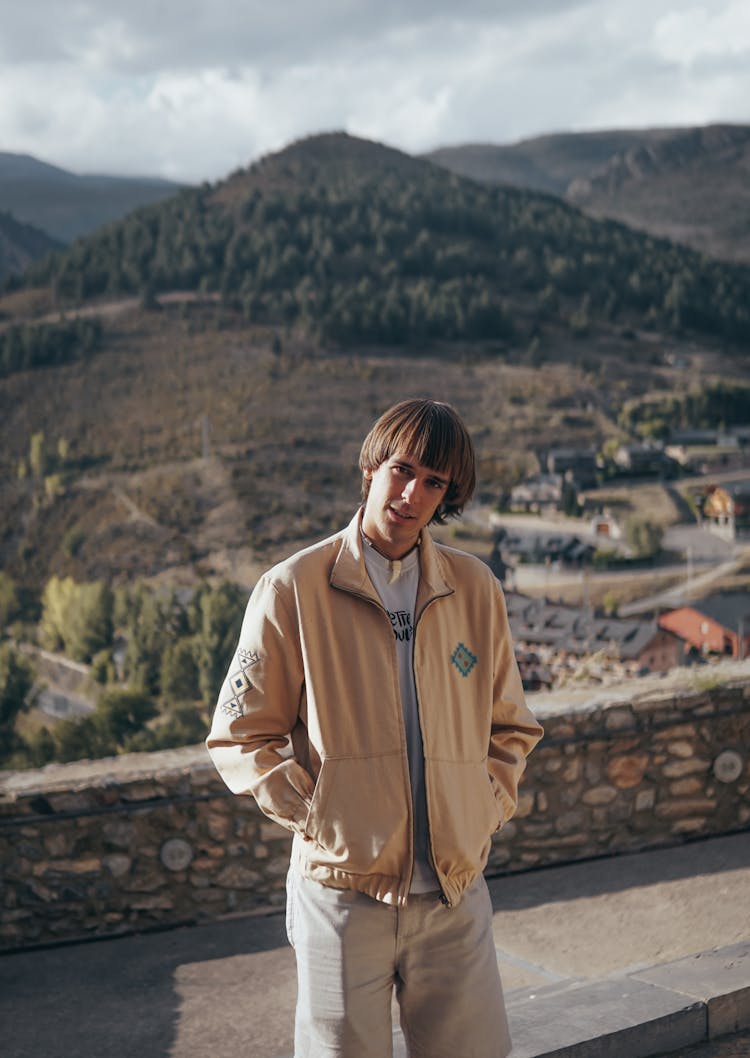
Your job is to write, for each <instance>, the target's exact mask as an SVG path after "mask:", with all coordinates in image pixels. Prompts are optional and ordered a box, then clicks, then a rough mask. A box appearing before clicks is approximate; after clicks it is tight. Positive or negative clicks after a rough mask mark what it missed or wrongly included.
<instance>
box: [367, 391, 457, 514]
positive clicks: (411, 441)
mask: <svg viewBox="0 0 750 1058" xmlns="http://www.w3.org/2000/svg"><path fill="white" fill-rule="evenodd" d="M397 452H400V453H402V454H403V455H410V456H413V457H414V458H415V459H416V460H417V461H418V462H419V463H421V464H422V466H425V467H430V468H431V469H432V470H436V471H437V472H438V473H440V474H447V475H449V477H450V483H449V485H448V489H447V491H446V493H445V497H444V499H443V501H442V503H441V504H440V506H439V507H438V509H437V510H436V512H435V515H434V517H433V519H432V520H433V522H437V523H438V524H441V525H442V523H443V522H444V521H445V519H446V518H449V517H456V516H458V515H459V514H460V513H461V511H462V510H463V509H464V507H465V505H466V504H467V503H468V502H469V500H470V499H471V497H472V495H473V494H474V488H475V485H476V466H475V457H474V445H473V444H472V441H471V437H470V436H469V431H468V430H467V429H466V427H465V425H464V423H463V421H462V420H461V417H460V416H459V414H458V412H457V411H456V410H455V409H454V408H452V407H451V406H450V404H443V403H441V402H440V401H436V400H422V399H412V400H402V401H400V402H399V403H398V404H394V406H393V407H392V408H389V409H388V411H386V412H383V414H382V415H381V416H380V418H379V419H378V420H377V422H376V423H375V424H374V425H373V426H372V428H371V430H370V432H369V433H368V435H367V437H365V439H364V442H363V443H362V450H361V451H360V453H359V468H360V470H361V471H362V501H363V502H366V500H367V496H368V494H369V491H370V480H369V478H367V477H366V476H365V474H364V472H365V471H366V470H369V471H374V470H377V469H378V467H379V466H380V465H381V464H382V463H385V462H386V460H388V459H390V458H391V456H392V455H394V454H395V453H397Z"/></svg>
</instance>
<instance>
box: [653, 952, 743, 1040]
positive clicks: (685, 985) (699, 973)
mask: <svg viewBox="0 0 750 1058" xmlns="http://www.w3.org/2000/svg"><path fill="white" fill-rule="evenodd" d="M634 976H635V977H636V978H637V979H638V980H641V981H646V982H648V983H649V984H654V985H658V986H659V987H661V988H669V989H671V990H672V991H674V992H680V993H682V994H683V995H685V996H688V997H690V998H694V999H699V1000H701V1001H702V1002H703V1003H705V1004H706V1007H707V1010H708V1035H709V1036H710V1037H712V1038H713V1037H716V1036H723V1035H725V1034H728V1033H730V1032H738V1031H740V1030H741V1029H747V1028H750V943H749V942H748V941H743V942H741V943H740V944H734V945H731V946H730V947H727V948H717V949H715V950H714V951H708V952H703V953H702V954H700V955H691V956H689V957H688V958H686V959H678V960H677V961H676V962H672V963H666V964H664V965H662V966H654V967H652V968H651V969H648V970H642V971H640V972H639V973H637V974H635V975H634Z"/></svg>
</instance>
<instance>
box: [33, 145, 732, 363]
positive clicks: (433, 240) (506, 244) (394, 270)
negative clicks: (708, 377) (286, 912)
mask: <svg viewBox="0 0 750 1058" xmlns="http://www.w3.org/2000/svg"><path fill="white" fill-rule="evenodd" d="M26 283H27V285H38V286H40V285H44V286H51V287H53V288H54V291H55V295H56V297H57V299H58V301H59V302H60V303H61V304H68V305H75V304H77V303H79V302H80V301H82V300H86V299H91V298H94V297H102V296H105V295H112V294H120V295H137V296H139V297H144V298H146V299H147V300H148V299H149V298H150V297H152V296H154V295H155V294H159V293H163V292H167V291H170V290H176V289H181V290H193V291H195V290H201V291H203V292H212V293H215V294H217V295H219V296H220V297H221V298H222V300H223V301H224V303H225V304H226V305H227V306H229V307H232V308H236V309H240V310H241V311H242V312H243V313H244V314H245V316H246V318H247V319H252V320H255V321H258V322H261V323H270V324H278V323H285V324H287V325H299V326H303V327H304V328H305V329H306V330H307V331H308V333H310V334H311V335H312V336H313V337H315V338H317V339H321V340H326V341H337V342H340V343H344V344H347V343H349V344H351V343H361V342H379V343H386V344H404V343H419V342H422V341H424V340H426V339H429V340H434V339H440V340H444V341H445V340H453V341H458V340H461V341H479V340H491V341H500V342H508V341H511V340H513V341H516V342H519V341H520V342H524V341H526V342H527V341H529V340H531V338H532V337H533V336H534V334H536V333H537V332H538V330H539V329H540V328H541V327H543V326H544V325H545V323H547V324H557V325H563V326H566V327H570V328H572V329H573V330H576V331H586V330H588V329H589V328H590V327H592V326H593V327H595V326H600V325H606V326H611V325H613V324H614V325H619V326H621V327H646V326H647V327H649V328H653V327H657V328H661V329H663V330H664V331H665V332H667V333H682V332H683V331H684V330H685V329H689V330H695V331H697V332H699V333H702V334H704V335H711V336H713V337H714V338H718V339H721V340H723V341H727V342H737V341H746V340H748V339H750V314H749V310H748V305H750V270H747V269H737V268H735V269H732V268H730V267H729V266H726V265H721V264H719V263H712V262H709V261H702V260H701V259H700V258H699V257H698V255H697V254H695V253H692V252H691V251H689V250H687V249H684V248H680V247H677V246H674V245H671V244H670V243H668V242H666V241H663V242H659V241H656V240H654V239H652V238H649V237H648V236H646V235H643V234H639V233H635V232H633V231H631V230H630V229H628V228H626V227H624V226H623V225H619V224H614V223H612V222H610V221H600V220H593V219H591V218H590V217H587V216H585V215H584V214H582V213H581V212H580V211H579V210H578V209H576V208H573V207H571V206H570V205H568V204H566V203H564V202H561V201H560V200H559V199H557V198H555V197H552V196H550V195H544V194H540V193H538V192H531V191H524V190H520V189H517V188H511V187H507V186H499V185H480V184H478V183H476V182H475V181H472V180H467V179H463V178H460V177H458V176H456V175H452V174H450V173H448V172H447V171H446V170H444V169H442V168H440V167H438V166H436V165H434V164H432V163H430V162H428V161H426V160H424V159H417V158H412V157H410V156H409V155H406V154H404V153H403V152H401V151H397V150H394V149H392V148H389V147H385V146H383V145H381V144H375V143H371V142H369V141H366V140H361V139H358V138H356V137H352V136H348V135H345V134H343V133H330V134H326V135H321V136H316V137H310V138H308V139H306V140H302V141H299V142H297V143H295V144H292V145H291V146H290V147H289V148H287V149H285V150H284V151H281V152H279V153H277V154H274V155H269V156H268V157H266V158H264V159H262V160H261V161H259V162H257V163H256V164H255V165H253V166H251V167H250V168H249V169H245V170H240V171H238V172H237V173H234V174H232V175H231V176H230V177H229V178H228V179H227V180H225V181H222V182H221V183H219V184H217V185H215V186H214V187H210V186H208V185H205V186H203V187H201V188H194V189H190V190H187V191H183V192H181V193H180V194H179V195H177V196H175V197H173V198H171V199H169V200H167V201H166V202H162V203H158V204H156V205H153V206H150V207H144V208H142V209H140V210H138V211H137V212H135V213H134V214H131V215H130V216H128V217H127V218H125V219H124V220H122V221H118V222H116V223H113V224H111V225H109V226H107V227H106V228H104V229H102V230H100V231H98V232H96V233H95V234H93V235H91V236H88V237H87V238H84V239H81V240H79V241H78V242H77V243H76V244H75V245H74V246H73V247H71V248H70V250H68V251H67V252H65V253H63V254H60V255H57V256H56V257H55V258H54V259H52V260H48V261H45V262H42V263H40V264H39V265H36V266H34V267H33V268H31V269H30V270H29V272H28V274H27V276H26ZM719 292H720V296H719Z"/></svg>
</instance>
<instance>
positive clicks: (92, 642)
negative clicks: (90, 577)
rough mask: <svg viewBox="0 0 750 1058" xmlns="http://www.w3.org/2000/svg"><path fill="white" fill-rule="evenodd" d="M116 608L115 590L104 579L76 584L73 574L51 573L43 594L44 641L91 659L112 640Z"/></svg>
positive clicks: (50, 647)
mask: <svg viewBox="0 0 750 1058" xmlns="http://www.w3.org/2000/svg"><path fill="white" fill-rule="evenodd" d="M112 608H113V598H112V592H111V590H110V589H109V587H108V586H107V585H106V584H104V583H103V582H102V581H93V582H92V583H88V584H76V582H75V581H74V580H73V578H72V577H65V578H60V577H57V576H53V577H51V578H50V580H49V581H48V582H47V584H46V586H45V588H44V592H43V594H42V616H41V620H40V623H39V635H40V640H41V642H42V645H43V646H45V647H47V649H48V650H61V649H62V650H63V651H64V652H65V653H66V654H67V655H68V656H69V657H71V658H74V659H75V660H76V661H91V659H92V657H93V656H94V655H95V654H96V653H98V652H99V651H100V650H103V649H104V648H105V647H108V646H109V645H110V644H111V642H112Z"/></svg>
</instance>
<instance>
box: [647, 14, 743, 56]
mask: <svg viewBox="0 0 750 1058" xmlns="http://www.w3.org/2000/svg"><path fill="white" fill-rule="evenodd" d="M654 48H655V50H656V52H657V54H658V55H660V56H661V57H663V58H664V59H665V60H666V61H668V62H671V63H675V64H676V65H678V66H691V65H693V64H695V63H696V62H699V61H700V60H701V59H705V58H709V57H710V58H715V57H726V58H732V57H736V56H744V57H745V58H748V57H750V5H748V3H747V0H731V2H729V3H724V4H723V5H721V4H712V5H707V4H696V5H693V6H691V7H683V8H681V9H678V10H675V11H669V12H667V13H666V14H664V15H663V16H662V17H660V18H659V19H657V22H656V25H655V27H654Z"/></svg>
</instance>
